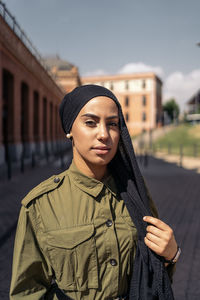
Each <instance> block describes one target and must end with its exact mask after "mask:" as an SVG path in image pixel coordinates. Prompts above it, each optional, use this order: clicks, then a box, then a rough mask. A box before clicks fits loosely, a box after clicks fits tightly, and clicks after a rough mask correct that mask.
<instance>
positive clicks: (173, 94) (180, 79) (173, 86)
mask: <svg viewBox="0 0 200 300" xmlns="http://www.w3.org/2000/svg"><path fill="white" fill-rule="evenodd" d="M199 88H200V70H193V71H192V72H190V73H188V74H183V73H182V72H179V71H176V72H174V73H172V74H170V75H169V76H168V77H167V78H166V80H165V81H164V85H163V100H164V101H163V102H165V101H166V100H168V99H169V98H175V99H176V100H177V102H178V104H179V106H180V108H181V110H182V111H183V110H184V109H186V108H187V105H186V102H187V100H189V99H190V97H191V96H193V94H194V93H195V92H197V90H198V89H199Z"/></svg>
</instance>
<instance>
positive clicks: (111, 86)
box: [110, 81, 114, 91]
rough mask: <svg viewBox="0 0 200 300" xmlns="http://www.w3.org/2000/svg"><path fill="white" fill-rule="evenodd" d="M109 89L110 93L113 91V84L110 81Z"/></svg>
mask: <svg viewBox="0 0 200 300" xmlns="http://www.w3.org/2000/svg"><path fill="white" fill-rule="evenodd" d="M110 89H111V91H113V89H114V87H113V82H112V81H111V83H110Z"/></svg>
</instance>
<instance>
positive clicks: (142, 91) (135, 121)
mask: <svg viewBox="0 0 200 300" xmlns="http://www.w3.org/2000/svg"><path fill="white" fill-rule="evenodd" d="M81 81H82V84H97V85H101V86H104V87H106V88H108V89H110V90H112V91H113V92H114V94H115V95H116V96H117V98H118V100H119V102H120V104H121V106H122V110H123V113H124V117H125V120H126V123H127V126H128V129H129V132H130V134H131V135H137V134H139V133H141V132H145V131H150V130H152V129H154V128H156V127H158V126H161V124H162V81H161V80H160V79H159V78H158V77H157V76H156V75H155V74H154V73H138V74H126V75H124V74H120V75H110V76H95V77H94V76H92V77H82V78H81Z"/></svg>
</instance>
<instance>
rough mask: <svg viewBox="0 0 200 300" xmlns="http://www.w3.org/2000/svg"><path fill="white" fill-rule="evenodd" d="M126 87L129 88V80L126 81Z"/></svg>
mask: <svg viewBox="0 0 200 300" xmlns="http://www.w3.org/2000/svg"><path fill="white" fill-rule="evenodd" d="M125 89H126V90H128V89H129V82H128V80H126V81H125Z"/></svg>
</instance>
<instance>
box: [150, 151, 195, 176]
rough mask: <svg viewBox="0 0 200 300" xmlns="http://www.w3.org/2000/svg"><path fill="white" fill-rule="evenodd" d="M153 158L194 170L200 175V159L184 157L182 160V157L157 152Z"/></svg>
mask: <svg viewBox="0 0 200 300" xmlns="http://www.w3.org/2000/svg"><path fill="white" fill-rule="evenodd" d="M153 156H154V157H155V158H158V159H163V160H164V161H166V162H169V163H174V164H176V165H177V166H180V165H181V166H182V167H183V168H185V169H188V170H194V171H196V172H197V173H199V174H200V157H190V156H183V157H182V160H181V159H180V155H174V154H170V155H168V154H166V153H163V152H156V153H155V154H153Z"/></svg>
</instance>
